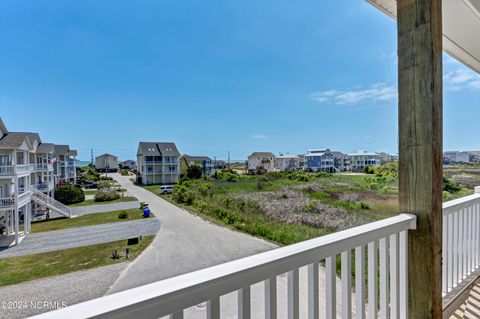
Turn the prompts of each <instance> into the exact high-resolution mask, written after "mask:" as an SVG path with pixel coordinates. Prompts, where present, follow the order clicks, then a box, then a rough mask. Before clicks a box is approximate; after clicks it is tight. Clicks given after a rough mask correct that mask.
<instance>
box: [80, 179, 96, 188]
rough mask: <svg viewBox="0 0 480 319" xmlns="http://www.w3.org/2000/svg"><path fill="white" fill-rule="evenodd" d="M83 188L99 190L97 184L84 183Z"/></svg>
mask: <svg viewBox="0 0 480 319" xmlns="http://www.w3.org/2000/svg"><path fill="white" fill-rule="evenodd" d="M83 187H85V189H89V188H97V183H95V182H90V181H86V182H85V183H83Z"/></svg>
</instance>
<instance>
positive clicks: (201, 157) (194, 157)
mask: <svg viewBox="0 0 480 319" xmlns="http://www.w3.org/2000/svg"><path fill="white" fill-rule="evenodd" d="M182 157H184V158H185V159H187V160H189V161H195V160H196V161H211V160H212V159H211V158H210V157H208V156H191V155H188V154H184V155H182Z"/></svg>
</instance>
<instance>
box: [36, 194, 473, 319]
mask: <svg viewBox="0 0 480 319" xmlns="http://www.w3.org/2000/svg"><path fill="white" fill-rule="evenodd" d="M479 204H480V189H477V193H475V194H474V195H471V196H466V197H463V198H460V199H457V200H454V201H450V202H447V203H445V204H444V205H443V216H444V217H443V231H444V235H443V274H442V282H443V295H444V304H445V306H444V317H445V314H446V312H447V311H453V310H455V309H453V310H452V309H448V308H449V307H450V308H451V305H455V302H453V301H455V300H457V299H459V298H465V296H464V295H461V294H460V293H459V291H461V292H463V294H465V287H468V285H469V284H470V283H471V282H472V281H474V280H476V279H478V278H479V274H478V272H479V269H480V209H479V208H478V207H479ZM415 227H416V217H415V216H414V215H410V214H400V215H398V216H395V217H392V218H388V219H384V220H381V221H377V222H373V223H369V224H365V225H362V226H359V227H355V228H351V229H348V230H344V231H340V232H337V233H333V234H329V235H326V236H322V237H318V238H315V239H311V240H307V241H304V242H300V243H297V244H294V245H290V246H286V247H281V248H277V249H274V250H271V251H267V252H264V253H260V254H257V255H253V256H249V257H246V258H242V259H238V260H234V261H231V262H227V263H224V264H220V265H216V266H213V267H209V268H205V269H201V270H198V271H194V272H191V273H187V274H183V275H180V276H177V277H172V278H169V279H165V280H161V281H158V282H155V283H151V284H148V285H145V286H140V287H137V288H133V289H129V290H126V291H123V292H119V293H116V294H112V295H108V296H104V297H100V298H97V299H93V300H90V301H87V302H84V303H80V304H77V305H73V306H71V307H67V308H64V309H60V310H56V311H54V312H50V313H45V314H42V315H40V316H39V317H40V318H73V317H78V318H94V317H115V318H132V317H138V318H161V317H164V316H170V318H183V317H184V315H185V317H189V315H188V314H189V310H187V309H189V308H190V307H193V306H195V305H198V304H201V303H204V302H205V303H206V316H207V318H209V319H213V318H221V317H222V318H223V317H225V314H224V312H225V313H227V312H228V313H229V315H231V312H233V316H234V317H237V316H238V318H250V315H254V316H255V317H264V318H277V316H278V317H280V318H283V317H288V318H299V317H307V316H308V318H319V316H320V317H325V318H337V316H338V317H340V316H341V317H342V318H352V317H354V318H366V317H367V315H368V318H377V317H381V318H406V317H407V315H408V308H407V307H408V302H407V298H408V297H407V294H408V293H407V290H408V285H409V280H408V231H409V230H412V229H415ZM353 269H354V272H355V276H354V279H352V270H353ZM337 273H339V274H340V275H339V278H337ZM299 274H302V276H300V275H299ZM284 275H286V276H284ZM285 278H286V279H285ZM300 279H302V280H300ZM303 279H304V280H303ZM352 280H353V281H354V282H355V284H353V283H352ZM281 281H282V283H281ZM283 281H285V282H283ZM258 284H260V285H258ZM283 284H285V285H286V290H287V293H286V295H282V294H280V293H279V288H280V287H281V285H283ZM277 286H278V287H277ZM259 287H260V288H259ZM352 287H355V289H353V288H352ZM259 289H260V292H261V293H259ZM302 291H303V292H306V294H305V293H302ZM252 292H253V293H252ZM277 292H278V293H277ZM230 293H234V294H235V298H236V302H235V305H232V304H231V302H227V303H225V304H223V303H222V301H225V299H224V296H225V295H227V294H230ZM320 301H321V302H320ZM463 301H464V300H463V299H462V300H460V302H463ZM457 304H458V301H457ZM284 305H286V308H285V309H283V306H284ZM232 308H233V309H232ZM455 308H456V306H455ZM372 309H374V310H373V311H375V314H372V313H371V311H372ZM190 310H191V309H190ZM322 312H323V314H322ZM359 313H362V314H363V315H359Z"/></svg>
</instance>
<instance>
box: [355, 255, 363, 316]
mask: <svg viewBox="0 0 480 319" xmlns="http://www.w3.org/2000/svg"><path fill="white" fill-rule="evenodd" d="M355 297H356V302H355V306H356V307H355V310H356V312H355V313H356V319H365V247H364V246H359V247H356V248H355Z"/></svg>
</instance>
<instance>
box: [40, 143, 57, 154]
mask: <svg viewBox="0 0 480 319" xmlns="http://www.w3.org/2000/svg"><path fill="white" fill-rule="evenodd" d="M37 152H38V153H54V152H55V147H54V146H53V143H42V144H40V145H39V146H38V148H37Z"/></svg>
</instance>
